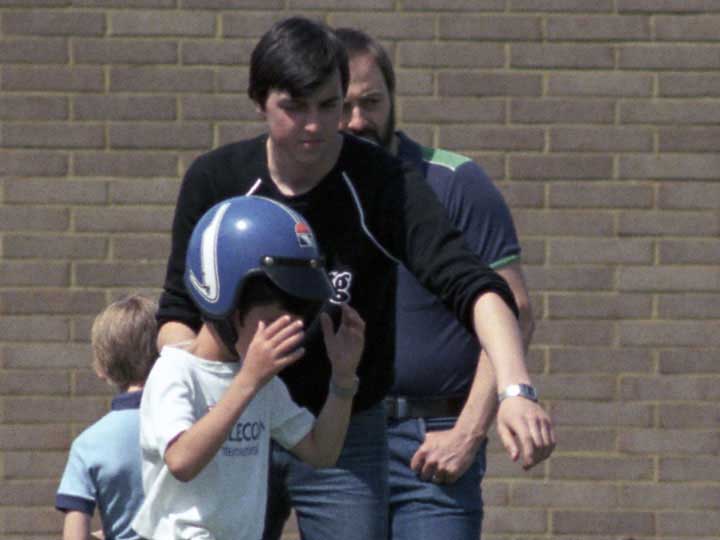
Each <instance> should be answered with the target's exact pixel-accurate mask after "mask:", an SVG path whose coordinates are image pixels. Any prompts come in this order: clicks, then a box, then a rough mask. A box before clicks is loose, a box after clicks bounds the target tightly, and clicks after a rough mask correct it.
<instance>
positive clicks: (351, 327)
mask: <svg viewBox="0 0 720 540" xmlns="http://www.w3.org/2000/svg"><path fill="white" fill-rule="evenodd" d="M320 322H321V324H322V331H323V337H324V338H325V348H326V349H327V353H328V357H329V358H330V363H331V364H332V376H331V382H330V391H329V392H328V397H327V400H326V401H325V405H324V406H323V408H322V410H321V411H320V414H319V415H318V417H317V420H316V421H315V425H314V426H313V429H312V431H311V432H310V433H308V434H307V435H306V436H305V437H304V438H303V439H302V440H301V441H300V442H299V443H298V444H297V445H295V446H294V447H293V448H292V450H291V451H292V452H293V453H294V454H295V455H297V456H298V457H299V458H300V459H302V460H303V461H306V462H307V463H310V464H311V465H313V466H315V467H332V466H333V465H335V463H336V462H337V459H338V457H339V456H340V451H341V450H342V446H343V443H344V441H345V434H346V433H347V427H348V422H349V421H350V413H351V411H352V398H353V395H354V394H355V391H356V389H357V388H356V387H357V376H356V375H355V370H356V369H357V366H358V364H359V363H360V357H361V356H362V351H363V347H364V345H365V322H364V321H363V320H362V318H360V315H358V313H357V312H356V311H355V310H354V309H353V308H351V307H350V306H348V305H347V304H343V305H342V322H341V324H340V328H339V329H338V331H337V333H335V332H334V331H333V325H332V322H331V321H330V317H328V316H327V314H325V313H323V314H322V315H321V320H320Z"/></svg>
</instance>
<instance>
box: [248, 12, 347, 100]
mask: <svg viewBox="0 0 720 540" xmlns="http://www.w3.org/2000/svg"><path fill="white" fill-rule="evenodd" d="M335 70H338V71H339V73H340V83H341V85H342V93H343V95H345V92H346V91H347V87H348V81H349V79H350V75H349V68H348V57H347V52H346V51H345V47H343V45H342V44H341V43H340V41H339V40H338V38H337V37H336V36H335V34H334V33H333V31H332V30H331V29H330V28H328V27H327V26H326V25H324V24H322V23H320V22H317V21H313V20H311V19H307V18H305V17H291V18H289V19H285V20H282V21H280V22H278V23H275V24H274V25H273V26H272V27H271V28H270V30H268V31H267V32H266V33H265V34H264V35H263V36H262V38H260V41H259V42H258V44H257V45H256V46H255V48H254V49H253V52H252V55H251V57H250V81H249V83H248V96H250V99H252V100H253V101H254V102H255V103H257V104H258V105H259V106H260V107H261V108H263V109H264V108H265V101H266V100H267V97H268V94H269V93H270V91H271V90H280V91H285V92H288V93H289V94H290V95H291V96H292V97H293V98H296V97H304V96H307V95H309V94H311V93H312V92H313V91H315V90H316V89H317V88H319V87H320V86H322V85H323V84H324V83H325V82H326V81H327V80H328V79H329V78H330V77H332V75H333V74H334V73H335Z"/></svg>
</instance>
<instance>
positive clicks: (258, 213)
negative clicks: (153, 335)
mask: <svg viewBox="0 0 720 540" xmlns="http://www.w3.org/2000/svg"><path fill="white" fill-rule="evenodd" d="M260 275H264V276H266V277H267V278H268V279H269V280H270V281H271V282H272V283H274V284H275V285H276V286H277V287H278V288H280V289H281V290H282V291H284V292H285V293H287V294H289V295H291V296H294V297H297V298H300V299H304V300H308V301H313V302H323V301H325V300H326V299H327V298H329V297H330V296H331V295H332V286H331V284H330V280H329V279H328V276H327V273H326V272H325V269H324V266H323V259H322V257H321V256H320V251H319V249H318V246H317V243H316V241H315V237H314V235H313V233H312V230H311V229H310V226H309V225H308V224H307V222H306V221H305V220H304V219H303V217H302V216H300V214H298V213H297V212H295V211H293V210H291V209H290V208H288V207H286V206H284V205H282V204H280V203H278V202H276V201H273V200H271V199H267V198H264V197H257V196H244V197H234V198H231V199H227V200H225V201H223V202H220V203H218V204H216V205H215V206H213V207H212V208H210V210H208V211H207V212H206V213H205V214H204V215H203V217H202V218H200V221H198V223H197V224H196V225H195V229H194V230H193V232H192V235H191V237H190V242H189V244H188V250H187V255H186V261H185V287H186V288H187V290H188V292H189V293H190V296H191V297H192V299H193V301H194V302H195V305H196V306H197V307H198V309H199V310H200V312H201V313H202V315H203V318H205V319H206V320H208V321H209V322H211V323H215V324H216V328H217V329H218V330H219V331H220V334H221V338H222V339H223V342H225V345H226V346H228V348H229V349H230V351H231V352H233V353H234V351H235V348H234V344H235V341H237V335H236V334H235V332H234V325H233V324H231V323H230V321H231V318H232V315H233V313H234V312H235V310H236V309H237V303H238V300H239V299H240V297H241V295H242V292H243V288H244V286H245V285H246V284H247V282H248V280H249V278H251V277H253V276H260ZM230 340H231V341H232V342H231V343H229V341H230Z"/></svg>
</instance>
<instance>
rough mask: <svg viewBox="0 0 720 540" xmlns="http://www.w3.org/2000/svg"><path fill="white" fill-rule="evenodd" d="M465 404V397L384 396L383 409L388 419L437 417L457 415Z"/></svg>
mask: <svg viewBox="0 0 720 540" xmlns="http://www.w3.org/2000/svg"><path fill="white" fill-rule="evenodd" d="M464 404H465V398H459V397H456V398H414V397H413V398H411V397H404V396H388V397H386V398H385V409H386V411H387V418H388V420H404V419H406V418H437V417H442V416H458V415H459V414H460V411H462V408H463V405H464Z"/></svg>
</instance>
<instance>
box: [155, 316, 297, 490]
mask: <svg viewBox="0 0 720 540" xmlns="http://www.w3.org/2000/svg"><path fill="white" fill-rule="evenodd" d="M303 335H304V334H303V330H302V321H299V320H293V319H291V318H290V317H289V316H287V315H284V316H282V317H280V318H278V319H277V320H276V321H274V322H273V323H272V324H270V325H269V326H265V324H264V323H262V322H260V323H259V324H258V328H257V330H256V332H255V335H254V336H253V340H252V342H251V343H250V346H249V347H248V351H247V354H246V355H245V358H244V359H243V364H242V367H241V368H240V371H239V372H238V374H237V375H236V376H235V378H234V379H233V381H232V382H231V383H230V386H229V388H228V389H227V391H226V392H225V395H223V397H222V399H221V400H220V401H218V402H217V404H216V405H215V406H214V407H213V408H212V409H211V410H210V411H208V413H207V414H206V415H205V416H203V417H202V418H200V419H199V420H198V421H197V422H195V424H193V425H192V427H190V429H188V430H187V431H184V432H182V433H181V434H180V435H179V436H178V437H177V438H176V439H175V440H174V441H172V442H171V443H170V444H169V445H168V447H167V450H166V451H165V463H166V464H167V466H168V469H170V472H171V473H172V475H173V476H174V477H175V478H177V479H178V480H180V481H181V482H189V481H190V480H192V479H193V478H195V477H196V476H197V475H198V474H199V473H200V471H202V470H203V468H205V466H206V465H207V464H208V463H210V461H211V460H212V458H213V457H214V456H215V454H217V452H218V451H219V450H220V448H221V447H222V445H223V443H224V442H225V439H226V438H227V435H228V433H229V432H230V430H231V429H232V427H233V426H234V425H235V422H236V421H237V419H238V417H239V416H240V415H241V414H242V412H243V411H244V410H245V408H246V407H247V405H248V403H250V400H252V398H253V397H254V396H255V394H257V393H258V391H259V390H260V389H261V388H262V387H263V386H264V385H265V384H266V383H267V382H268V381H269V380H270V379H271V378H272V377H273V376H275V375H276V374H277V373H278V372H280V371H281V370H282V369H284V368H285V367H287V366H289V365H290V364H292V363H293V362H295V361H296V360H298V359H299V358H300V357H301V356H302V355H303V354H304V353H305V350H304V349H303V348H297V347H298V345H299V344H300V341H301V340H302V338H303Z"/></svg>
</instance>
